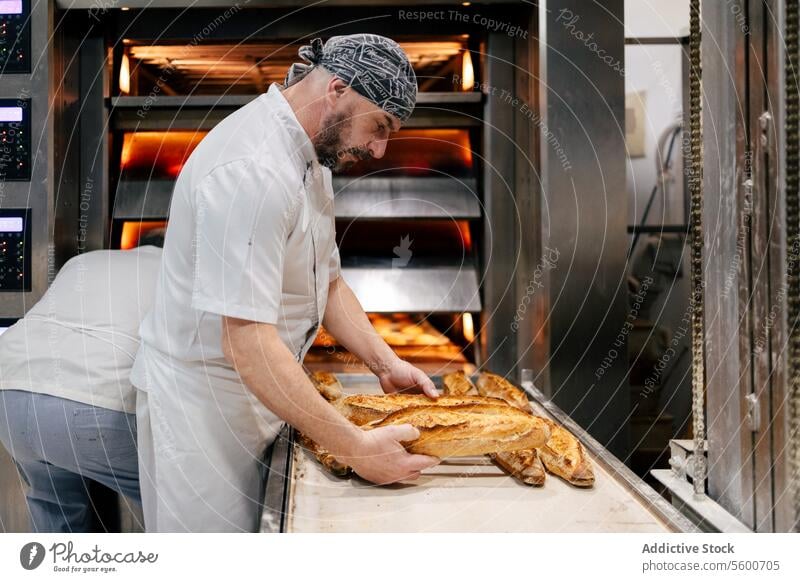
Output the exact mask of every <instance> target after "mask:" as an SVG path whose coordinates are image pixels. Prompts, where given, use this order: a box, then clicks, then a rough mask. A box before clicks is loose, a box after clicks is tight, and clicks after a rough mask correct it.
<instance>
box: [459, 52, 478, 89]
mask: <svg viewBox="0 0 800 582" xmlns="http://www.w3.org/2000/svg"><path fill="white" fill-rule="evenodd" d="M474 86H475V70H474V69H473V68H472V56H471V55H470V53H469V51H464V56H463V57H462V59H461V89H462V90H464V91H472V88H473V87H474Z"/></svg>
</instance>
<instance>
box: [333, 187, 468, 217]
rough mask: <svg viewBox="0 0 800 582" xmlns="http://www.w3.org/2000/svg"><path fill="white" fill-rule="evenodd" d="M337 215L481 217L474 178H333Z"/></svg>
mask: <svg viewBox="0 0 800 582" xmlns="http://www.w3.org/2000/svg"><path fill="white" fill-rule="evenodd" d="M333 191H334V192H335V193H336V202H335V208H336V218H348V219H359V220H363V219H414V218H421V219H428V218H439V219H451V220H477V219H479V218H480V217H481V205H480V201H479V199H478V190H477V183H476V180H475V178H463V179H458V178H438V177H437V178H403V177H400V178H360V177H359V178H334V179H333Z"/></svg>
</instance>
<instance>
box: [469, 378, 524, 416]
mask: <svg viewBox="0 0 800 582" xmlns="http://www.w3.org/2000/svg"><path fill="white" fill-rule="evenodd" d="M478 393H479V394H480V395H481V396H491V397H494V398H500V399H502V400H505V401H506V402H508V403H509V404H510V405H511V406H516V407H517V408H519V409H520V410H525V411H526V412H532V410H531V404H530V402H529V401H528V397H527V396H526V394H525V392H523V391H522V390H520V389H519V388H517V387H516V386H514V385H513V384H512V383H511V382H509V381H508V380H506V379H505V378H503V377H502V376H498V375H497V374H492V373H491V372H482V373H481V375H480V376H478Z"/></svg>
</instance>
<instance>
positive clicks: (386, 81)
mask: <svg viewBox="0 0 800 582" xmlns="http://www.w3.org/2000/svg"><path fill="white" fill-rule="evenodd" d="M298 54H299V55H300V57H301V58H302V59H303V60H304V61H307V62H308V63H310V64H305V63H294V64H293V65H292V66H291V67H290V68H289V72H288V73H287V75H286V79H285V80H284V83H283V84H284V85H285V86H286V87H288V86H289V85H293V84H294V83H296V82H297V81H299V80H300V79H302V78H303V77H305V76H306V75H307V74H308V73H309V72H310V71H311V70H312V69H313V68H314V67H315V66H317V65H319V66H321V67H322V68H324V69H325V70H326V71H328V72H329V73H331V74H332V75H335V76H337V77H339V78H340V79H341V80H342V81H344V82H345V83H347V84H348V85H349V86H350V87H352V88H353V90H355V91H357V92H358V93H359V94H360V95H362V96H364V97H366V98H367V99H369V100H370V101H372V102H373V103H374V104H375V105H377V106H378V107H380V108H381V109H383V110H384V111H386V112H387V113H390V114H391V115H394V116H395V117H397V118H398V119H399V120H400V121H406V120H407V119H408V118H409V116H410V115H411V112H412V111H413V110H414V105H415V103H416V102H417V77H416V75H415V74H414V69H413V68H412V67H411V63H409V62H408V57H407V56H406V54H405V53H404V52H403V49H401V48H400V45H398V44H397V43H396V42H395V41H393V40H392V39H390V38H386V37H385V36H379V35H377V34H351V35H348V36H334V37H331V38H330V39H329V40H328V42H326V43H325V44H324V45H323V43H322V39H319V38H315V39H314V40H312V41H311V44H310V45H306V46H302V47H300V50H299V51H298Z"/></svg>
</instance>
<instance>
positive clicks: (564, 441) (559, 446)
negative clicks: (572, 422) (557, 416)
mask: <svg viewBox="0 0 800 582" xmlns="http://www.w3.org/2000/svg"><path fill="white" fill-rule="evenodd" d="M542 420H543V421H544V422H546V423H547V425H548V426H549V427H550V438H549V439H547V442H546V443H545V444H544V445H542V446H541V447H539V456H540V457H541V459H542V463H544V466H545V468H546V469H547V470H548V471H549V472H550V473H552V474H554V475H558V476H559V477H561V478H562V479H564V480H565V481H566V482H568V483H571V484H572V485H575V486H576V487H591V486H592V485H594V469H593V468H592V462H591V461H590V460H589V457H588V456H587V455H586V451H585V449H584V448H583V445H582V444H581V442H580V441H579V440H578V439H576V438H575V436H574V435H573V434H572V433H571V432H569V431H568V430H567V429H565V428H564V427H563V426H561V425H559V424H557V423H555V422H553V421H552V420H549V419H547V418H543V419H542Z"/></svg>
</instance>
